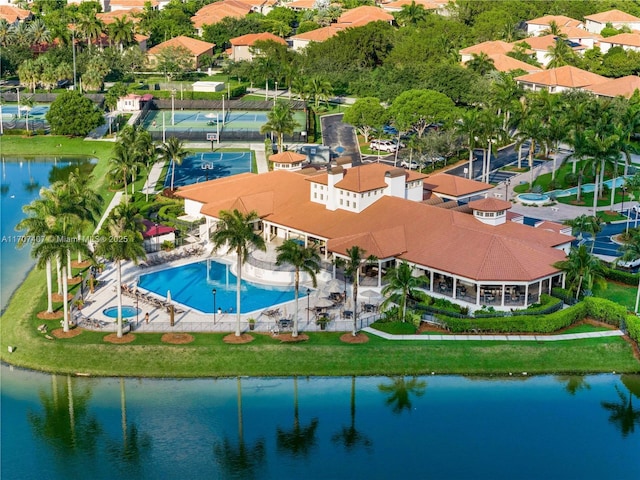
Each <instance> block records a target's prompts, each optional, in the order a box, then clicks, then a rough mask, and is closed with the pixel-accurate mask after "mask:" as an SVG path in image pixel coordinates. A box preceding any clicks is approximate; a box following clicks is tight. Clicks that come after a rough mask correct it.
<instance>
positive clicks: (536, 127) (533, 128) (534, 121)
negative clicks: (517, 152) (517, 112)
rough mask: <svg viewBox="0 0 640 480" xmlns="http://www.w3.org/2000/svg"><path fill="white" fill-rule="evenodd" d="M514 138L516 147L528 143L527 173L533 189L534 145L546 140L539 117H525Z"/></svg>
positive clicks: (532, 115) (533, 115)
mask: <svg viewBox="0 0 640 480" xmlns="http://www.w3.org/2000/svg"><path fill="white" fill-rule="evenodd" d="M516 138H517V142H516V144H517V145H518V146H520V145H522V144H524V143H527V142H528V143H529V171H530V172H531V188H533V181H534V179H535V178H534V176H533V156H534V154H535V151H536V145H537V144H538V143H542V144H544V140H545V138H546V131H545V127H544V124H543V123H542V121H541V119H540V117H538V116H536V115H535V114H533V113H531V114H529V115H528V116H527V117H525V118H524V119H523V120H522V122H520V126H519V127H518V133H517V134H516Z"/></svg>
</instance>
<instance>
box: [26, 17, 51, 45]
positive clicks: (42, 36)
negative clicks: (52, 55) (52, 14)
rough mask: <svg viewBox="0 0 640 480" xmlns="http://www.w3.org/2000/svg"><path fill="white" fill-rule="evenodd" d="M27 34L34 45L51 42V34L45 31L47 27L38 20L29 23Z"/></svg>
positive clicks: (47, 30)
mask: <svg viewBox="0 0 640 480" xmlns="http://www.w3.org/2000/svg"><path fill="white" fill-rule="evenodd" d="M29 33H30V34H31V41H32V42H33V43H34V44H40V43H48V42H50V41H51V32H49V29H47V25H46V24H45V23H44V21H43V20H42V19H40V18H37V19H35V20H33V21H32V22H30V23H29Z"/></svg>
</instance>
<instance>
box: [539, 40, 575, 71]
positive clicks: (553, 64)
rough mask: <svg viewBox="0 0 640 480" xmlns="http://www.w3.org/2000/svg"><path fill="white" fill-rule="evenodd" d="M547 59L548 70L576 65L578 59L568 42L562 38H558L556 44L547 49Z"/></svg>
mask: <svg viewBox="0 0 640 480" xmlns="http://www.w3.org/2000/svg"><path fill="white" fill-rule="evenodd" d="M546 57H547V58H548V59H549V63H548V64H547V68H558V67H562V66H564V65H575V63H576V58H577V56H576V53H575V52H574V51H573V50H572V49H571V47H570V46H569V44H568V43H567V41H566V40H565V39H564V38H561V37H558V38H556V41H555V43H554V44H553V45H551V46H550V47H549V48H548V49H547V55H546Z"/></svg>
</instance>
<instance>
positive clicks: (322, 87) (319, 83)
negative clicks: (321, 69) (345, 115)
mask: <svg viewBox="0 0 640 480" xmlns="http://www.w3.org/2000/svg"><path fill="white" fill-rule="evenodd" d="M307 90H308V92H309V95H310V96H311V98H312V99H313V105H314V107H315V109H316V111H317V110H318V108H320V102H327V101H329V97H330V96H331V94H332V93H333V87H332V86H331V82H329V81H328V80H325V79H324V78H322V77H320V76H317V75H316V76H314V77H311V78H310V79H309V83H308V87H307Z"/></svg>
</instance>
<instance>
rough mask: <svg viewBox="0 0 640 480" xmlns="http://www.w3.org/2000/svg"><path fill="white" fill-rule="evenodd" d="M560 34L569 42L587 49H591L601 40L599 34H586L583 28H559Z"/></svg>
mask: <svg viewBox="0 0 640 480" xmlns="http://www.w3.org/2000/svg"><path fill="white" fill-rule="evenodd" d="M560 33H562V35H564V36H565V37H566V39H567V40H569V41H570V42H572V43H579V44H580V45H584V46H585V47H587V48H588V49H590V48H593V47H594V46H595V45H596V44H597V43H598V42H599V41H600V40H602V36H601V35H600V34H598V33H593V32H588V31H587V30H585V29H583V28H577V27H561V28H560Z"/></svg>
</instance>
